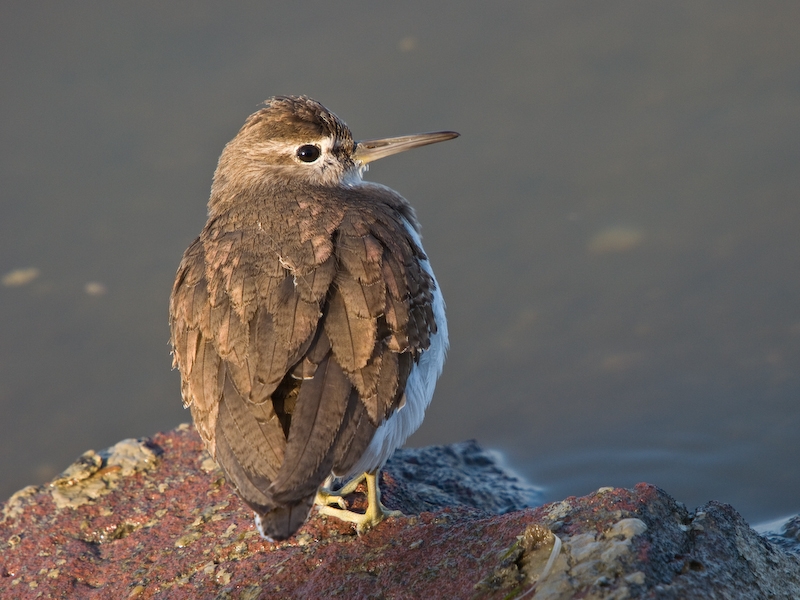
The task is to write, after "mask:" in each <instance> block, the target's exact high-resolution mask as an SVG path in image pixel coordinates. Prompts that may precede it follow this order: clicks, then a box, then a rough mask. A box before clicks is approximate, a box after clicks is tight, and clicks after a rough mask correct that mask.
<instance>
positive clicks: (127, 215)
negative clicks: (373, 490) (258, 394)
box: [0, 0, 800, 521]
mask: <svg viewBox="0 0 800 600" xmlns="http://www.w3.org/2000/svg"><path fill="white" fill-rule="evenodd" d="M272 4H273V3H263V2H253V3H250V4H248V3H236V4H235V6H233V5H231V6H228V5H225V4H219V3H202V2H192V3H169V4H167V5H162V4H161V3H136V4H135V5H130V6H127V7H126V6H122V5H114V6H111V5H108V4H105V3H97V4H87V3H83V4H73V3H69V4H67V3H51V4H50V5H49V8H47V9H45V8H43V5H41V4H40V3H37V4H35V5H34V4H24V3H23V4H18V5H17V6H15V7H11V6H10V5H9V6H6V7H4V8H3V11H2V13H3V14H2V19H0V48H2V52H0V56H2V60H1V61H0V69H2V81H3V89H4V93H3V94H2V95H0V115H2V118H1V119H0V131H1V132H2V133H1V135H0V152H1V153H2V154H0V182H2V188H0V215H1V216H0V276H1V277H2V278H3V279H2V286H0V332H2V333H0V408H1V409H2V414H3V418H2V419H0V452H1V453H2V456H3V461H0V496H2V497H6V496H8V495H10V494H11V493H12V492H13V491H15V490H16V489H18V488H20V487H22V486H24V485H26V484H29V483H39V482H42V481H45V480H47V479H49V478H50V477H52V476H53V475H54V474H55V473H57V472H58V471H60V470H61V469H62V468H64V467H65V466H66V465H67V464H68V463H69V462H71V461H72V460H73V459H74V458H75V457H76V456H78V455H79V454H81V453H82V452H83V451H84V450H86V449H88V448H95V449H100V448H103V447H106V446H109V445H111V444H113V443H115V442H116V441H118V440H120V439H122V438H125V437H139V436H146V435H149V434H152V433H153V432H155V431H157V430H160V429H167V428H171V427H173V426H174V425H176V424H178V423H179V422H182V421H186V420H188V419H189V414H188V412H185V411H183V409H182V408H181V403H180V398H179V385H178V375H177V373H175V372H171V371H170V357H169V353H168V346H167V340H168V335H169V334H168V328H167V300H168V295H169V290H170V287H171V284H172V278H173V276H174V273H175V269H176V267H177V264H178V261H179V259H180V256H181V253H182V252H183V250H184V248H185V247H186V246H187V245H188V244H189V243H190V242H191V240H192V239H193V238H194V236H196V235H197V233H198V232H199V231H200V228H201V227H202V225H203V223H204V222H205V202H206V199H207V197H208V189H209V186H210V182H211V175H212V173H213V170H214V166H215V162H216V159H217V156H218V155H219V152H220V151H221V149H222V146H223V145H224V143H225V142H226V141H228V140H229V139H230V138H231V137H233V135H234V134H235V133H236V131H237V130H238V128H239V126H240V125H241V124H242V123H243V121H244V119H245V117H246V116H247V115H248V114H250V113H251V112H253V111H254V110H256V109H257V108H258V104H259V102H260V101H262V100H263V99H265V98H266V97H268V96H270V95H273V94H287V93H305V94H308V95H311V96H313V97H316V98H317V99H319V100H321V101H322V102H323V103H325V104H326V105H327V106H328V107H329V108H331V109H332V110H334V111H335V112H337V114H339V115H340V116H341V117H342V118H344V119H345V120H346V121H347V122H348V124H349V125H350V126H351V128H352V129H353V130H354V133H355V135H356V137H378V136H384V135H396V134H403V133H413V132H417V131H427V130H433V129H454V130H457V131H460V132H461V133H462V137H461V138H460V139H458V140H456V141H453V142H448V143H446V144H441V145H437V146H431V147H429V148H425V149H420V150H417V151H415V152H413V153H409V154H407V155H403V156H398V157H394V158H391V159H387V160H386V161H381V163H380V164H377V165H375V166H374V167H373V168H372V170H371V171H370V172H369V174H368V176H369V178H370V179H373V180H376V181H380V182H382V183H385V184H388V185H390V186H392V187H393V188H395V189H397V190H398V191H400V192H401V193H403V194H404V195H405V196H406V197H407V198H409V199H410V200H411V201H412V203H413V204H414V205H415V206H416V207H417V210H418V213H419V215H420V218H421V220H422V223H423V227H424V234H425V246H426V249H427V250H428V253H429V254H430V256H431V259H432V261H433V264H434V267H435V269H436V273H437V276H438V278H439V281H440V283H441V285H442V288H443V290H444V293H445V297H446V299H447V302H448V314H449V317H450V331H451V342H452V351H451V354H450V359H449V362H448V365H447V368H446V371H445V375H444V377H443V379H442V381H441V383H440V387H439V390H438V392H437V395H436V397H435V399H434V402H433V404H432V406H431V409H430V410H429V413H428V417H427V419H426V421H425V424H424V425H423V427H422V429H421V430H420V431H419V432H418V433H417V434H416V435H415V436H414V437H413V438H412V439H411V443H412V444H415V445H423V444H432V443H446V442H452V441H458V440H463V439H466V438H471V437H474V438H477V439H478V440H480V441H481V442H482V443H483V444H485V445H487V446H491V447H495V448H500V449H502V450H504V451H505V452H506V454H507V457H508V460H509V462H510V464H512V465H513V466H515V467H516V468H517V469H518V470H519V471H520V472H522V473H524V474H525V475H526V476H527V477H528V478H530V479H531V480H533V481H534V482H536V483H538V484H540V485H543V486H546V488H547V494H548V497H549V498H550V499H557V498H560V497H563V496H565V495H572V494H574V495H581V494H585V493H588V492H590V491H592V490H594V489H596V488H597V487H599V486H605V485H621V486H629V485H632V484H634V483H636V482H638V481H648V482H651V483H655V484H658V485H660V486H662V487H664V488H665V489H666V490H667V491H668V492H670V493H671V494H673V495H674V496H675V497H676V498H677V499H678V500H681V501H683V502H685V503H686V504H687V505H689V506H696V505H698V504H701V503H703V502H705V501H707V500H710V499H715V500H720V501H724V502H729V503H731V504H733V505H734V506H735V507H736V508H738V509H739V510H740V511H741V512H742V513H743V514H744V515H745V516H746V517H747V518H748V519H751V520H753V521H756V520H761V519H766V518H770V517H777V516H780V515H782V514H786V513H790V512H797V511H798V510H800V500H798V499H800V470H799V469H798V467H797V462H798V454H799V451H800V434H799V433H798V432H800V402H799V400H800V398H799V396H800V373H799V369H798V367H799V366H800V365H799V363H800V264H799V263H800V234H799V233H798V231H799V230H800V201H799V198H798V190H800V168H798V164H800V44H798V43H797V31H798V28H800V4H795V3H791V2H775V3H773V2H760V3H752V2H744V1H734V0H725V1H722V0H719V1H712V2H705V3H696V2H689V1H686V2H669V3H667V2H664V3H632V2H613V1H612V2H603V3H571V2H559V3H530V2H516V3H514V2H508V3H503V4H502V5H500V6H499V8H498V6H497V5H490V4H487V3H482V2H457V3H456V2H453V3H437V4H435V5H433V6H431V5H430V4H429V3H424V2H410V3H395V4H391V5H381V6H380V7H378V5H376V4H374V3H367V2H363V3H338V4H337V3H329V2H317V3H314V2H308V3H302V4H298V3H291V4H289V3H287V4H286V5H285V6H272Z"/></svg>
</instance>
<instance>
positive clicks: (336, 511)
mask: <svg viewBox="0 0 800 600" xmlns="http://www.w3.org/2000/svg"><path fill="white" fill-rule="evenodd" d="M362 481H366V484H367V510H366V511H365V512H363V513H357V512H353V511H352V510H346V508H347V507H346V505H345V502H344V499H343V498H342V496H347V495H348V494H352V493H353V491H355V489H356V488H357V487H358V485H359V484H360V483H361V482H362ZM320 499H322V502H319V500H320ZM317 504H320V505H321V506H320V508H319V512H321V513H322V514H323V515H328V516H329V517H336V518H337V519H340V520H342V521H347V522H348V523H355V525H356V531H357V532H358V533H363V532H364V531H366V530H367V529H370V528H372V527H375V525H377V524H378V523H380V522H381V521H383V520H384V519H385V518H386V517H402V516H403V513H401V512H400V511H399V510H390V509H388V508H386V507H385V506H384V505H383V503H382V502H381V490H380V488H379V487H378V469H376V470H375V471H372V472H371V473H364V474H363V475H360V476H358V477H356V478H355V479H353V480H352V481H350V482H348V483H347V484H346V485H345V486H344V487H343V488H342V489H340V490H338V491H337V492H331V491H330V490H328V489H326V488H324V487H323V488H322V489H320V491H319V492H318V493H317ZM332 504H336V505H337V506H339V508H334V507H333V506H331V505H332Z"/></svg>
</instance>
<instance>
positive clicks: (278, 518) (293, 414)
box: [169, 96, 459, 541]
mask: <svg viewBox="0 0 800 600" xmlns="http://www.w3.org/2000/svg"><path fill="white" fill-rule="evenodd" d="M458 135H459V134H458V133H455V132H452V131H437V132H431V133H422V134H414V135H405V136H399V137H389V138H382V139H370V140H364V141H355V140H354V139H353V136H352V134H351V132H350V129H349V128H348V127H347V125H346V124H345V123H344V121H342V120H341V119H340V118H339V117H337V116H336V115H335V114H334V113H332V112H331V111H329V110H328V109H326V108H325V107H324V106H323V105H322V104H320V103H319V102H317V101H315V100H313V99H311V98H309V97H307V96H275V97H272V98H269V99H268V100H266V101H265V102H264V105H263V107H262V108H260V109H259V110H258V111H256V112H255V113H253V114H252V115H250V116H249V117H248V118H247V119H246V121H245V123H244V125H243V126H242V127H241V129H240V130H239V132H238V133H237V134H236V136H235V137H234V138H233V139H232V140H231V141H230V142H229V143H228V144H227V145H226V146H225V147H224V149H223V151H222V154H221V156H220V158H219V161H218V164H217V168H216V171H215V173H214V177H213V181H212V185H211V194H210V198H209V201H208V221H207V223H206V225H205V227H204V228H203V229H202V232H201V233H200V235H199V236H198V237H197V239H195V241H194V242H193V243H192V244H191V245H190V246H189V248H188V249H187V250H186V252H185V253H184V255H183V258H182V260H181V262H180V266H179V268H178V271H177V274H176V277H175V283H174V285H173V288H172V293H171V295H170V308H169V323H170V334H171V337H170V341H171V346H172V356H173V368H175V367H177V369H178V370H179V371H180V375H181V395H182V399H183V404H184V406H185V407H189V408H190V410H191V414H192V417H193V421H194V424H195V428H196V429H197V431H198V433H199V434H200V437H201V438H202V440H203V442H204V445H205V448H206V449H207V450H208V452H209V454H210V455H211V456H212V457H213V458H214V460H215V461H216V462H217V464H218V465H219V466H220V467H221V469H222V471H223V472H224V474H225V476H226V479H227V480H228V481H229V482H231V483H232V484H233V485H234V487H235V488H236V491H237V492H238V494H239V496H240V497H241V499H242V500H243V501H244V503H245V504H247V505H248V506H249V507H250V509H252V510H253V512H254V514H255V524H256V528H257V529H258V531H259V533H260V534H261V536H262V537H263V538H265V539H267V540H269V541H278V540H285V539H288V538H290V537H291V536H292V535H294V534H295V533H296V532H297V530H298V529H299V528H300V527H301V526H302V525H303V524H304V523H305V521H306V520H307V519H308V517H309V515H310V513H311V510H312V507H313V506H314V504H315V502H316V503H317V504H318V505H319V512H321V513H323V514H325V515H328V516H334V517H338V518H340V519H342V520H344V521H347V522H351V523H354V524H355V525H356V529H357V531H358V532H359V533H361V532H363V531H365V530H367V529H369V528H371V527H374V526H375V525H377V524H378V523H380V522H381V521H382V520H383V519H384V518H385V517H386V516H388V515H395V514H399V513H397V512H396V511H391V510H389V509H388V508H386V507H385V506H384V505H383V504H382V502H381V500H380V488H379V470H380V469H381V467H383V465H384V464H385V463H386V461H387V460H388V458H389V457H390V456H391V455H392V453H393V452H394V451H395V449H396V448H398V447H400V446H401V445H402V444H403V443H405V441H406V439H407V438H408V436H409V435H411V434H412V433H413V432H414V431H416V430H417V429H418V428H419V426H420V424H421V423H422V420H423V417H424V413H425V410H426V408H427V407H428V405H429V403H430V401H431V397H432V396H433V393H434V389H435V386H436V382H437V379H438V377H439V375H440V374H441V372H442V367H443V364H444V360H445V355H446V353H447V350H448V346H449V341H448V331H447V321H446V318H445V304H444V299H443V297H442V293H441V290H440V288H439V284H438V283H437V280H436V278H435V277H434V274H433V270H432V269H431V266H430V261H429V259H428V256H427V254H426V253H425V251H424V250H423V247H422V242H421V235H420V225H419V222H418V221H417V217H416V214H415V211H414V209H413V208H412V207H411V205H410V204H409V203H408V201H407V200H406V199H405V198H403V197H402V196H401V195H400V194H398V193H397V192H395V191H394V190H392V189H390V188H388V187H386V186H383V185H381V184H378V183H373V182H368V181H365V180H364V179H363V174H364V172H365V171H366V170H367V168H368V165H369V164H370V163H371V162H373V161H375V160H378V159H380V158H384V157H386V156H390V155H392V154H396V153H398V152H403V151H406V150H409V149H412V148H416V147H420V146H425V145H428V144H434V143H437V142H442V141H446V140H450V139H453V138H455V137H458ZM333 478H338V479H335V480H334V479H333ZM348 479H349V480H350V482H349V483H347V484H345V485H344V486H343V487H342V488H340V489H338V490H334V489H333V488H332V487H331V482H332V481H347V480H348ZM361 482H365V484H366V492H365V493H366V500H367V507H366V510H365V512H363V513H361V512H357V511H354V510H349V509H348V507H347V506H348V505H347V503H346V502H345V501H344V496H346V495H347V494H349V493H351V492H352V491H354V490H355V489H357V486H358V485H360V483H361Z"/></svg>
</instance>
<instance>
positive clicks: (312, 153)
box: [297, 144, 322, 163]
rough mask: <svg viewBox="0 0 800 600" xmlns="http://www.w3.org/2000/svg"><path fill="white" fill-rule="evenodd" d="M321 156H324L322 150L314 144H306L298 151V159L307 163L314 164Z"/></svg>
mask: <svg viewBox="0 0 800 600" xmlns="http://www.w3.org/2000/svg"><path fill="white" fill-rule="evenodd" d="M320 154H322V152H321V151H320V149H319V148H318V147H317V146H314V145H312V144H306V145H305V146H300V147H299V148H298V149H297V158H299V159H300V160H302V161H303V162H307V163H312V162H314V161H315V160H317V159H318V158H319V155H320Z"/></svg>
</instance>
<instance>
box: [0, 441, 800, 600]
mask: <svg viewBox="0 0 800 600" xmlns="http://www.w3.org/2000/svg"><path fill="white" fill-rule="evenodd" d="M453 448H455V450H451V451H450V454H451V455H452V456H451V459H452V463H453V464H451V465H446V468H445V469H444V470H442V471H439V472H435V473H433V474H432V475H431V474H430V473H429V475H430V477H429V478H428V479H427V480H426V478H425V477H424V474H422V473H420V472H419V471H418V469H420V468H425V464H426V463H428V462H431V461H430V455H426V454H424V451H423V453H422V454H419V453H417V451H405V454H403V453H401V455H400V460H395V461H393V462H392V463H390V465H389V466H388V467H387V470H386V476H385V477H384V482H383V488H384V501H385V503H386V504H387V505H388V506H389V507H391V508H398V509H400V510H403V511H404V512H405V513H406V514H409V515H412V516H408V517H401V518H390V519H388V520H386V521H384V522H383V523H381V524H380V525H379V526H378V527H376V528H375V529H374V530H372V531H369V532H367V533H365V534H364V535H361V536H358V535H356V534H355V532H354V530H353V527H352V526H351V525H349V524H346V523H343V522H340V521H338V520H337V519H333V518H326V517H323V516H320V515H317V514H313V515H312V518H310V519H309V521H308V522H307V523H306V524H305V525H304V526H303V527H302V528H301V530H300V531H299V532H298V534H297V535H296V536H295V537H294V538H292V539H290V540H287V541H285V542H279V543H275V544H271V543H268V542H265V541H264V540H262V539H261V538H260V537H259V536H258V534H257V533H256V532H255V529H254V527H253V521H252V514H251V512H250V511H249V510H248V509H247V507H246V506H244V504H243V503H242V502H241V501H240V500H239V499H238V497H237V496H236V495H235V494H234V493H233V491H232V489H231V488H230V486H228V484H227V483H226V482H225V480H224V478H223V477H222V476H221V473H220V472H219V471H218V470H217V469H216V468H215V466H214V465H213V463H212V462H211V461H210V460H209V459H208V457H207V455H206V454H205V453H204V452H203V451H202V446H201V443H200V441H199V438H198V437H197V436H196V434H195V433H194V432H193V431H192V430H191V429H189V428H187V427H180V428H178V429H176V430H174V431H171V432H167V433H163V434H158V435H156V436H154V437H153V438H152V439H148V440H144V441H142V440H140V441H137V440H126V441H124V442H120V443H119V444H117V445H116V446H114V447H113V448H111V449H109V450H108V451H105V452H102V453H97V454H96V453H93V452H87V453H86V454H84V455H83V457H81V459H79V461H78V462H76V463H75V464H74V465H73V466H72V467H70V469H68V470H67V471H66V472H65V473H64V474H62V476H60V477H59V478H57V479H56V480H55V481H54V482H53V483H51V484H50V485H48V486H42V487H29V488H25V489H24V490H21V491H20V492H18V493H17V494H15V495H14V496H13V497H12V498H11V499H9V500H8V501H7V502H6V503H5V504H4V505H3V518H2V523H0V597H2V598H21V599H22V598H114V599H118V598H142V599H144V598H243V599H255V598H337V597H341V598H398V599H400V598H414V599H416V598H481V599H483V598H486V599H489V598H516V597H528V598H533V597H535V598H537V599H538V598H733V597H735V598H766V597H774V598H798V597H800V562H798V559H797V558H796V557H795V556H793V555H792V554H791V553H788V552H784V551H783V550H781V549H779V548H778V547H776V546H774V545H772V544H771V543H770V542H768V541H767V540H766V539H765V538H763V537H760V536H759V535H757V534H756V533H755V532H753V531H752V530H751V529H750V528H749V527H748V526H747V524H746V523H745V522H744V521H743V520H742V519H741V517H740V516H739V515H738V514H737V513H736V512H735V511H734V510H733V509H732V508H731V507H729V506H725V505H721V504H716V503H710V504H708V505H706V506H705V507H702V508H701V509H698V511H696V512H695V513H691V514H690V513H688V512H687V511H686V509H685V508H683V507H682V506H681V505H678V504H676V503H675V502H674V501H673V500H672V499H671V498H670V497H669V496H668V495H667V494H665V493H664V492H662V491H661V490H659V489H657V488H655V487H653V486H649V485H646V484H640V485H638V486H636V488H635V489H632V490H624V489H610V488H609V489H604V490H598V492H596V493H594V494H591V495H589V496H586V497H583V498H567V499H566V500H563V501H561V502H556V503H553V504H548V505H545V506H541V507H538V508H526V509H519V510H512V509H515V508H519V506H517V505H518V504H519V503H520V502H523V500H524V495H525V494H526V493H529V492H531V490H530V489H527V490H526V489H525V487H524V486H523V485H521V484H518V483H515V480H514V478H513V477H510V476H507V475H504V474H503V472H502V470H501V469H499V467H497V466H496V465H495V464H491V461H488V462H487V459H486V458H485V456H486V455H483V458H482V457H481V456H482V455H481V454H480V452H479V451H476V450H475V449H474V448H471V447H468V446H457V447H453ZM465 457H466V458H465ZM447 460H448V459H447V458H446V457H444V458H441V460H439V461H438V462H440V463H441V462H442V461H444V463H447ZM470 462H473V463H474V464H469V463H470ZM465 465H466V466H465ZM462 467H463V468H467V469H475V470H476V472H477V473H478V474H482V475H483V476H484V479H488V480H490V481H494V480H493V479H492V477H494V476H495V475H497V477H498V478H499V479H498V480H497V481H501V483H497V482H494V483H493V485H494V486H495V487H496V488H498V489H497V498H499V500H497V501H496V502H493V501H492V500H491V499H490V498H488V497H487V496H486V490H485V489H483V490H480V489H477V488H479V486H476V489H477V491H473V490H472V488H471V487H469V486H464V485H463V481H468V480H469V477H468V476H467V475H464V474H463V473H461V472H460V471H459V469H461V468H462ZM448 469H450V470H449V471H448ZM434 470H435V467H434ZM448 472H449V473H450V475H451V476H450V477H449V478H448ZM410 476H414V477H416V478H418V479H420V480H421V481H422V483H421V484H417V485H416V486H415V484H414V483H413V482H411V481H410V479H409V477H410ZM504 477H505V479H506V480H507V481H506V482H507V483H508V488H506V489H500V488H502V487H503V484H502V480H503V478H504ZM439 484H441V485H439ZM509 490H510V491H509ZM351 500H354V501H356V503H357V501H358V500H359V498H358V497H352V498H351ZM442 503H449V504H452V505H453V506H450V507H448V508H443V507H442ZM420 507H422V508H423V509H427V510H432V511H433V512H422V513H421V514H418V515H413V513H414V512H415V511H418V510H419V509H420ZM478 507H482V508H487V509H488V510H481V509H480V508H478ZM505 510H512V511H511V512H507V513H506V514H501V515H499V514H492V513H498V512H503V511H505ZM551 532H552V533H551ZM553 534H555V536H558V538H559V540H558V542H561V543H560V546H561V547H560V549H558V552H557V553H555V552H553V548H554V547H555V546H557V545H559V543H558V542H557V541H556V538H555V537H554V535H553ZM551 558H552V560H550V559H551ZM548 561H549V562H550V567H549V570H548V573H547V574H546V576H545V577H543V578H542V577H541V575H542V572H543V571H544V570H546V565H547V563H548Z"/></svg>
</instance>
